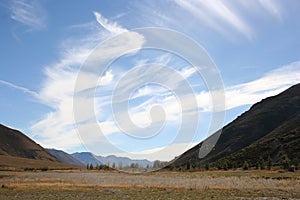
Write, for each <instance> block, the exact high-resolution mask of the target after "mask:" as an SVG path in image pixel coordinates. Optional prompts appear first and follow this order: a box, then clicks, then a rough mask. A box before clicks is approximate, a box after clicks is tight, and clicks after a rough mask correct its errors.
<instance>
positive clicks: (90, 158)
mask: <svg viewBox="0 0 300 200" xmlns="http://www.w3.org/2000/svg"><path fill="white" fill-rule="evenodd" d="M71 156H73V157H74V158H75V159H77V160H79V161H80V162H81V163H83V164H84V165H88V164H93V165H94V166H96V165H104V164H105V163H102V162H101V161H100V160H99V159H98V158H97V156H95V155H94V154H92V153H90V152H76V153H73V154H71Z"/></svg>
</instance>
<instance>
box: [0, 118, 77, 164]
mask: <svg viewBox="0 0 300 200" xmlns="http://www.w3.org/2000/svg"><path fill="white" fill-rule="evenodd" d="M45 167H47V168H73V167H74V166H71V165H66V164H63V163H61V162H59V160H58V159H57V158H56V157H54V156H52V155H51V154H49V153H48V152H47V151H45V149H44V148H43V147H41V146H40V145H39V144H37V143H35V142H34V141H33V140H31V139H30V138H29V137H27V136H26V135H24V134H23V133H21V132H20V131H18V130H14V129H11V128H9V127H6V126H3V125H1V124H0V168H1V169H8V168H9V169H10V168H11V169H24V168H45Z"/></svg>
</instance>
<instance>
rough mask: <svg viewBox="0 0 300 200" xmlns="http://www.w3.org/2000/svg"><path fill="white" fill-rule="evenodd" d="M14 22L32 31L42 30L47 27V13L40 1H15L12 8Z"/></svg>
mask: <svg viewBox="0 0 300 200" xmlns="http://www.w3.org/2000/svg"><path fill="white" fill-rule="evenodd" d="M10 17H11V18H12V19H13V20H15V21H17V22H20V23H22V24H24V25H26V26H28V27H30V29H35V30H40V29H43V28H45V27H46V24H45V11H44V10H43V9H42V7H41V6H40V4H39V1H36V0H33V1H22V0H14V1H13V2H12V6H11V16H10Z"/></svg>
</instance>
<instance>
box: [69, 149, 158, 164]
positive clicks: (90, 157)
mask: <svg viewBox="0 0 300 200" xmlns="http://www.w3.org/2000/svg"><path fill="white" fill-rule="evenodd" d="M71 155H72V156H73V157H74V158H76V159H77V160H79V161H80V162H82V163H84V164H85V165H88V164H93V165H94V166H96V165H105V164H106V165H107V164H109V165H110V166H112V165H113V163H115V165H116V167H118V165H122V166H130V165H131V164H132V163H137V164H138V165H139V166H140V167H147V166H152V165H153V163H152V162H151V161H149V160H146V159H143V160H132V159H130V158H127V157H117V156H115V155H110V156H96V155H94V154H92V153H90V152H76V153H73V154H71Z"/></svg>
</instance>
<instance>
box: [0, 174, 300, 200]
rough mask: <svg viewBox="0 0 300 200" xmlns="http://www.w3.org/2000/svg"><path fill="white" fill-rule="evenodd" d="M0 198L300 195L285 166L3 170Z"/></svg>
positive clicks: (297, 178) (299, 182)
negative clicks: (147, 170)
mask: <svg viewBox="0 0 300 200" xmlns="http://www.w3.org/2000/svg"><path fill="white" fill-rule="evenodd" d="M0 186H1V188H0V199H22V200H24V199H71V198H72V199H300V173H299V172H294V173H292V172H283V171H258V170H255V171H242V170H235V171H203V172H169V171H165V172H164V171H162V172H151V173H142V174H128V173H122V172H116V171H110V172H99V171H88V172H87V171H82V170H70V171H66V170H62V171H58V170H56V171H47V172H43V171H39V172H4V171H2V172H0Z"/></svg>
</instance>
